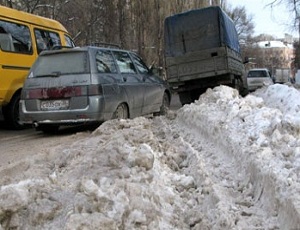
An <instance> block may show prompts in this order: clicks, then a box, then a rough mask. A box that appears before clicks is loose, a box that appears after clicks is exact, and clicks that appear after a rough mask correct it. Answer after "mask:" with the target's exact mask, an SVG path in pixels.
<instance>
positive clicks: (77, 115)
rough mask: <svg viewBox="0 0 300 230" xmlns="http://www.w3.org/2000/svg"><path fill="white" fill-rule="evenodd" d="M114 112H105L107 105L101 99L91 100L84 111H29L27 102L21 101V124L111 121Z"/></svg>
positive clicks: (67, 123) (68, 123) (69, 123)
mask: <svg viewBox="0 0 300 230" xmlns="http://www.w3.org/2000/svg"><path fill="white" fill-rule="evenodd" d="M111 117H112V112H107V111H105V104H104V101H103V100H99V98H90V102H89V105H88V106H87V107H86V108H83V109H74V110H51V111H28V110H27V109H26V106H25V101H24V100H20V123H22V124H33V125H36V126H37V125H40V124H57V125H71V124H82V123H93V122H102V121H105V120H109V119H111Z"/></svg>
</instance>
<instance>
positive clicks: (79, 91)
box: [22, 86, 88, 99]
mask: <svg viewBox="0 0 300 230" xmlns="http://www.w3.org/2000/svg"><path fill="white" fill-rule="evenodd" d="M87 93H88V90H87V86H68V87H53V88H39V89H28V90H23V93H22V98H24V99H48V98H70V97H78V96H85V95H87Z"/></svg>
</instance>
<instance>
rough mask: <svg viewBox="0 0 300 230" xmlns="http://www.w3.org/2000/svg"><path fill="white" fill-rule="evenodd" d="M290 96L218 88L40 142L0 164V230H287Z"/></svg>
mask: <svg viewBox="0 0 300 230" xmlns="http://www.w3.org/2000/svg"><path fill="white" fill-rule="evenodd" d="M299 98H300V94H299V91H298V90H297V89H295V88H294V87H292V86H288V85H279V84H275V85H272V86H269V87H268V88H262V89H260V90H257V91H256V92H254V93H252V94H250V95H248V96H247V97H245V98H241V97H240V96H239V95H238V93H237V91H236V90H234V89H232V88H229V87H225V86H220V87H216V88H214V89H209V90H208V91H207V92H206V93H205V94H203V95H202V96H201V97H200V99H199V100H198V101H195V103H193V104H191V105H185V106H184V107H182V108H180V109H179V110H178V111H170V112H169V114H168V115H167V116H161V117H154V118H153V119H151V118H143V117H140V118H136V119H133V120H119V121H116V120H113V121H108V122H105V123H103V124H102V125H101V126H100V127H99V128H98V129H96V130H95V131H93V132H92V133H88V132H84V133H77V134H74V135H72V136H69V137H64V141H63V142H62V141H60V142H59V144H58V145H57V146H55V147H52V148H46V149H44V148H43V147H41V149H40V154H38V155H36V156H34V157H29V158H24V159H22V160H19V161H17V162H14V164H13V165H7V167H4V166H2V167H1V168H0V185H1V187H0V224H1V226H0V229H12V228H16V229H155V230H156V229H166V230H169V229H197V230H198V229H199V230H200V229H201V230H202V229H297V228H299V226H300V213H299V210H300V206H299V205H300V187H299V179H298V178H299V173H300V140H299V135H300V114H299V113H300V101H299ZM18 166H20V167H22V169H23V170H22V171H20V173H19V174H14V177H11V178H9V176H8V172H11V171H12V170H13V169H16V168H18ZM4 178H5V179H4Z"/></svg>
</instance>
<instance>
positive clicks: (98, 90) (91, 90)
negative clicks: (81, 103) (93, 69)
mask: <svg viewBox="0 0 300 230" xmlns="http://www.w3.org/2000/svg"><path fill="white" fill-rule="evenodd" d="M102 94H103V89H102V85H89V87H88V95H90V96H94V95H102Z"/></svg>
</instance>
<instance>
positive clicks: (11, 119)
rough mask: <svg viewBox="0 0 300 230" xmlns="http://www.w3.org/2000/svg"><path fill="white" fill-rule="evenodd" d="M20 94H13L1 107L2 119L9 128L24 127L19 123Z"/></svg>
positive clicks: (18, 128)
mask: <svg viewBox="0 0 300 230" xmlns="http://www.w3.org/2000/svg"><path fill="white" fill-rule="evenodd" d="M19 103H20V94H16V95H14V96H13V98H12V99H11V101H10V102H9V104H8V105H6V106H4V107H3V108H2V113H3V117H4V120H5V121H6V123H7V125H8V127H9V128H11V129H15V130H20V129H23V128H24V125H22V124H21V123H20V112H19V107H20V106H19Z"/></svg>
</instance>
